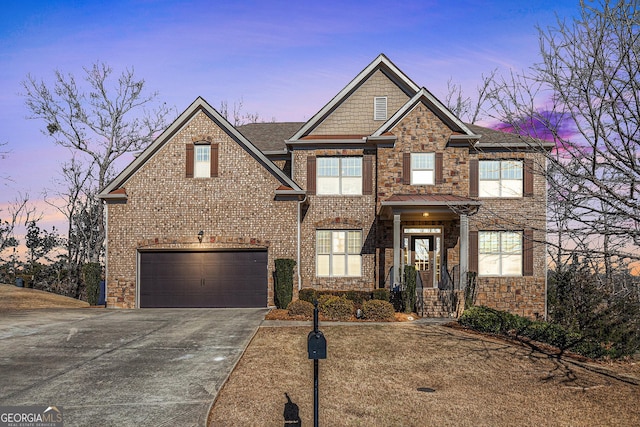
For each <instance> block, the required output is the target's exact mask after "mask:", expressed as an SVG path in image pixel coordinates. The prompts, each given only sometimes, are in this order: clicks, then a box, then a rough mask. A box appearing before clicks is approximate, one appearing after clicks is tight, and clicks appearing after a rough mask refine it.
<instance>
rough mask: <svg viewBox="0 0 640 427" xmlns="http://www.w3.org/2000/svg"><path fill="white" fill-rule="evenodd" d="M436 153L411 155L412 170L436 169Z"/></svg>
mask: <svg viewBox="0 0 640 427" xmlns="http://www.w3.org/2000/svg"><path fill="white" fill-rule="evenodd" d="M435 158H436V155H435V154H434V153H411V169H435V163H436V162H435Z"/></svg>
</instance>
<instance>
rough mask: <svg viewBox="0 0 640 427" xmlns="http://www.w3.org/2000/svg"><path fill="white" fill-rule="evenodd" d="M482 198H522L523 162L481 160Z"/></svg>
mask: <svg viewBox="0 0 640 427" xmlns="http://www.w3.org/2000/svg"><path fill="white" fill-rule="evenodd" d="M479 166H480V181H479V188H478V190H479V196H480V197H522V188H523V179H522V161H520V160H481V161H480V163H479Z"/></svg>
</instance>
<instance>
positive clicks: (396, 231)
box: [393, 214, 400, 287]
mask: <svg viewBox="0 0 640 427" xmlns="http://www.w3.org/2000/svg"><path fill="white" fill-rule="evenodd" d="M399 284H400V214H394V215H393V287H396V286H398V285H399Z"/></svg>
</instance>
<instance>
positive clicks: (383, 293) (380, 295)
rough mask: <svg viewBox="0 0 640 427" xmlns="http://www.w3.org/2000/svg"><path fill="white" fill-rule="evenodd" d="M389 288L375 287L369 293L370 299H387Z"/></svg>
mask: <svg viewBox="0 0 640 427" xmlns="http://www.w3.org/2000/svg"><path fill="white" fill-rule="evenodd" d="M389 295H390V292H389V289H387V288H380V289H375V290H374V291H373V292H372V293H371V299H374V300H380V301H389Z"/></svg>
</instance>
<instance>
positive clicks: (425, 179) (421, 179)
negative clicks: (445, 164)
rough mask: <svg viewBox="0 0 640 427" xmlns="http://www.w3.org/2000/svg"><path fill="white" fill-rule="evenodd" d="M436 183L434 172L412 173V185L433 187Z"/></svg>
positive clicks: (415, 171)
mask: <svg viewBox="0 0 640 427" xmlns="http://www.w3.org/2000/svg"><path fill="white" fill-rule="evenodd" d="M434 182H435V181H434V172H433V171H432V170H431V171H427V170H424V171H417V170H414V171H411V184H414V185H415V184H423V185H433V183H434Z"/></svg>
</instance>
